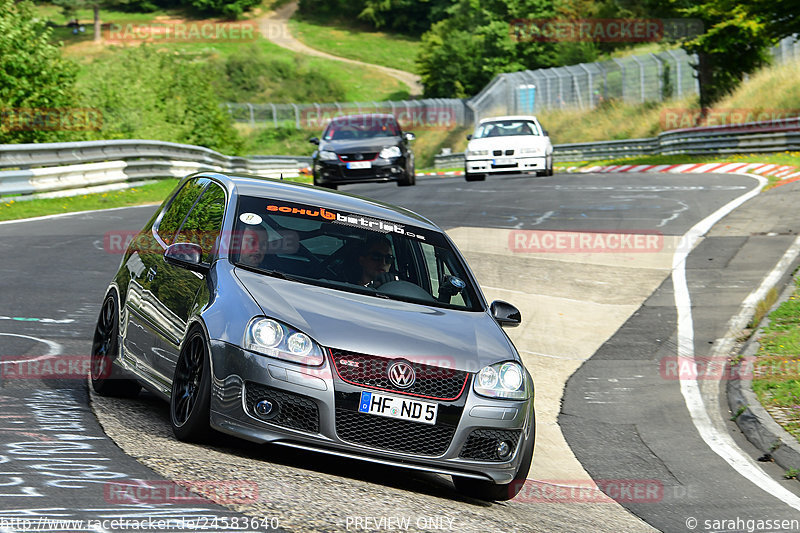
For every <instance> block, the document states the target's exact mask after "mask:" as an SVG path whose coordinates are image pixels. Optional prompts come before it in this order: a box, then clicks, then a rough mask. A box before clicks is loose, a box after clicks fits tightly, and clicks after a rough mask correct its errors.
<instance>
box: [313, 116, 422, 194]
mask: <svg viewBox="0 0 800 533" xmlns="http://www.w3.org/2000/svg"><path fill="white" fill-rule="evenodd" d="M415 138H416V137H415V136H414V134H413V133H410V132H403V130H402V129H401V128H400V125H399V124H398V123H397V120H396V119H395V118H394V117H393V116H392V115H380V114H372V115H350V116H345V117H336V118H334V119H333V120H331V122H330V124H328V127H327V128H325V132H324V133H323V134H322V139H321V140H320V139H318V138H317V137H312V138H311V139H309V142H311V143H313V144H316V145H318V146H319V148H318V149H317V150H316V151H315V152H314V154H313V158H314V169H313V172H314V185H317V186H319V187H328V188H329V189H335V188H336V187H337V186H338V185H344V184H346V183H365V182H383V181H395V182H397V184H398V185H400V186H401V187H404V186H409V185H414V183H415V179H414V177H415V175H414V153H413V152H412V151H411V148H409V141H413V140H414V139H415Z"/></svg>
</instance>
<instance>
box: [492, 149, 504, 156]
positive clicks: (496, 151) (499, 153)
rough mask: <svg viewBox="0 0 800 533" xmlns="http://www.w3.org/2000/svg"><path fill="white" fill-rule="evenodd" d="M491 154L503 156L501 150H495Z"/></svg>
mask: <svg viewBox="0 0 800 533" xmlns="http://www.w3.org/2000/svg"><path fill="white" fill-rule="evenodd" d="M492 154H494V155H503V151H502V150H495V151H494V152H492Z"/></svg>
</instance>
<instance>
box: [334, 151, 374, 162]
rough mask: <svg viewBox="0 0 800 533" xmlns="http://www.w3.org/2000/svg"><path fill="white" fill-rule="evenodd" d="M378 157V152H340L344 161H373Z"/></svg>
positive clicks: (340, 156)
mask: <svg viewBox="0 0 800 533" xmlns="http://www.w3.org/2000/svg"><path fill="white" fill-rule="evenodd" d="M377 157H378V152H362V153H354V154H339V158H340V159H341V160H342V161H373V160H374V159H375V158H377Z"/></svg>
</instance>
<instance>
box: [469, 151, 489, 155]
mask: <svg viewBox="0 0 800 533" xmlns="http://www.w3.org/2000/svg"><path fill="white" fill-rule="evenodd" d="M467 155H489V150H467Z"/></svg>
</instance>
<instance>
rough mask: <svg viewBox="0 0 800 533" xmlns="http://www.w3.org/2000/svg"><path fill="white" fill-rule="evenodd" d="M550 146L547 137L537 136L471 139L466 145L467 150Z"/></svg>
mask: <svg viewBox="0 0 800 533" xmlns="http://www.w3.org/2000/svg"><path fill="white" fill-rule="evenodd" d="M549 145H550V138H549V137H541V136H539V135H507V136H504V137H484V138H482V139H472V140H471V141H469V144H468V145H467V149H468V150H491V149H493V148H503V149H511V148H515V149H516V148H523V147H526V148H527V147H542V148H547V147H548V146H549Z"/></svg>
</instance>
